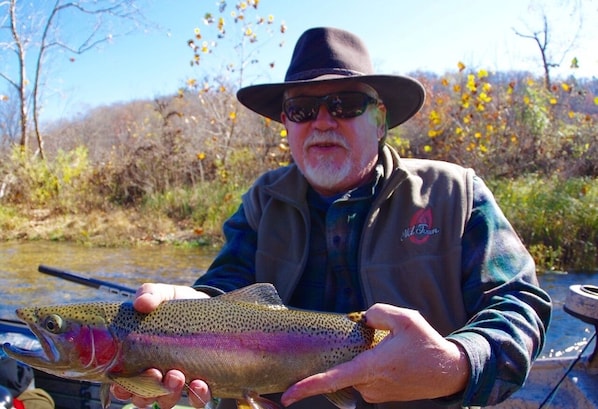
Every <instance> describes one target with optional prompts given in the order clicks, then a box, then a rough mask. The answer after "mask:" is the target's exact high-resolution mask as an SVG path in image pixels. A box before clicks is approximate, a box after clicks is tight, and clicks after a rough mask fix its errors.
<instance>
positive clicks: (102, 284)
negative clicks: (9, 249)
mask: <svg viewBox="0 0 598 409" xmlns="http://www.w3.org/2000/svg"><path fill="white" fill-rule="evenodd" d="M37 270H38V271H39V272H40V273H44V274H49V275H51V276H54V277H58V278H62V279H64V280H67V281H72V282H74V283H77V284H83V285H85V286H87V287H92V288H96V289H98V290H102V291H107V292H109V293H111V294H118V295H122V296H124V297H128V298H133V297H135V290H133V289H132V288H129V287H125V286H122V285H118V284H112V283H110V282H108V281H103V280H98V279H96V278H87V277H83V276H81V275H79V274H75V273H73V272H70V271H65V270H61V269H58V268H55V267H49V266H44V265H41V264H40V266H39V267H38V268H37Z"/></svg>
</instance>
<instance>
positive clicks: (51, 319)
mask: <svg viewBox="0 0 598 409" xmlns="http://www.w3.org/2000/svg"><path fill="white" fill-rule="evenodd" d="M63 326H64V321H63V320H62V317H60V315H57V314H50V315H48V316H47V317H46V318H45V319H44V328H45V329H46V330H48V331H49V332H51V333H53V334H58V333H59V332H61V331H62V329H63Z"/></svg>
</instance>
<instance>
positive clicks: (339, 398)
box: [324, 388, 357, 409]
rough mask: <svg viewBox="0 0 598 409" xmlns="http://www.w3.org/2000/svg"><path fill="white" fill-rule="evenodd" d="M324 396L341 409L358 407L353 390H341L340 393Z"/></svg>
mask: <svg viewBox="0 0 598 409" xmlns="http://www.w3.org/2000/svg"><path fill="white" fill-rule="evenodd" d="M324 396H326V398H327V399H328V400H329V401H330V402H332V403H334V405H335V406H336V407H337V408H340V409H355V407H356V406H357V399H356V397H355V390H354V389H353V388H345V389H341V390H340V391H336V392H334V393H329V394H326V395H324Z"/></svg>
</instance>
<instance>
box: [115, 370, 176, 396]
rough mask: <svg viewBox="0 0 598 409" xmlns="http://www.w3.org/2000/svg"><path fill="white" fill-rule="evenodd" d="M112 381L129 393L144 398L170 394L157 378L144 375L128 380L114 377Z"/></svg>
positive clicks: (128, 378)
mask: <svg viewBox="0 0 598 409" xmlns="http://www.w3.org/2000/svg"><path fill="white" fill-rule="evenodd" d="M112 381H113V382H114V383H116V384H117V385H119V386H121V387H123V388H124V389H126V390H128V391H129V392H131V393H133V394H135V395H137V396H141V397H143V398H153V397H156V396H162V395H168V394H169V393H170V391H169V390H168V389H166V388H165V387H164V385H162V383H161V382H159V381H158V380H156V378H154V377H152V376H148V375H144V374H141V375H138V376H132V377H127V378H125V377H114V378H112Z"/></svg>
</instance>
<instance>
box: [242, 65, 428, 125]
mask: <svg viewBox="0 0 598 409" xmlns="http://www.w3.org/2000/svg"><path fill="white" fill-rule="evenodd" d="M321 82H360V83H364V84H367V85H369V86H370V87H372V88H374V89H375V90H376V92H378V96H379V97H380V99H381V100H382V101H383V102H384V105H385V106H386V111H387V116H386V120H387V123H388V128H389V129H390V128H394V127H396V126H397V125H400V124H402V123H403V122H405V121H407V120H408V119H409V118H411V117H412V116H413V115H415V114H416V113H417V112H418V111H419V110H420V108H421V107H422V105H423V104H424V100H425V90H424V87H423V86H422V85H421V83H420V82H419V81H417V80H415V79H413V78H410V77H406V76H399V75H356V76H342V77H338V78H325V79H310V80H305V81H287V82H282V83H277V84H261V85H250V86H248V87H244V88H241V89H240V90H239V91H238V92H237V98H238V100H239V102H241V103H242V104H243V105H245V106H246V107H247V108H249V109H251V110H252V111H254V112H257V113H258V114H260V115H263V116H265V117H267V118H270V119H272V120H273V121H277V122H280V114H281V113H282V102H283V95H284V92H285V91H286V90H287V89H289V88H293V87H297V86H300V85H307V84H317V83H321Z"/></svg>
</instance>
